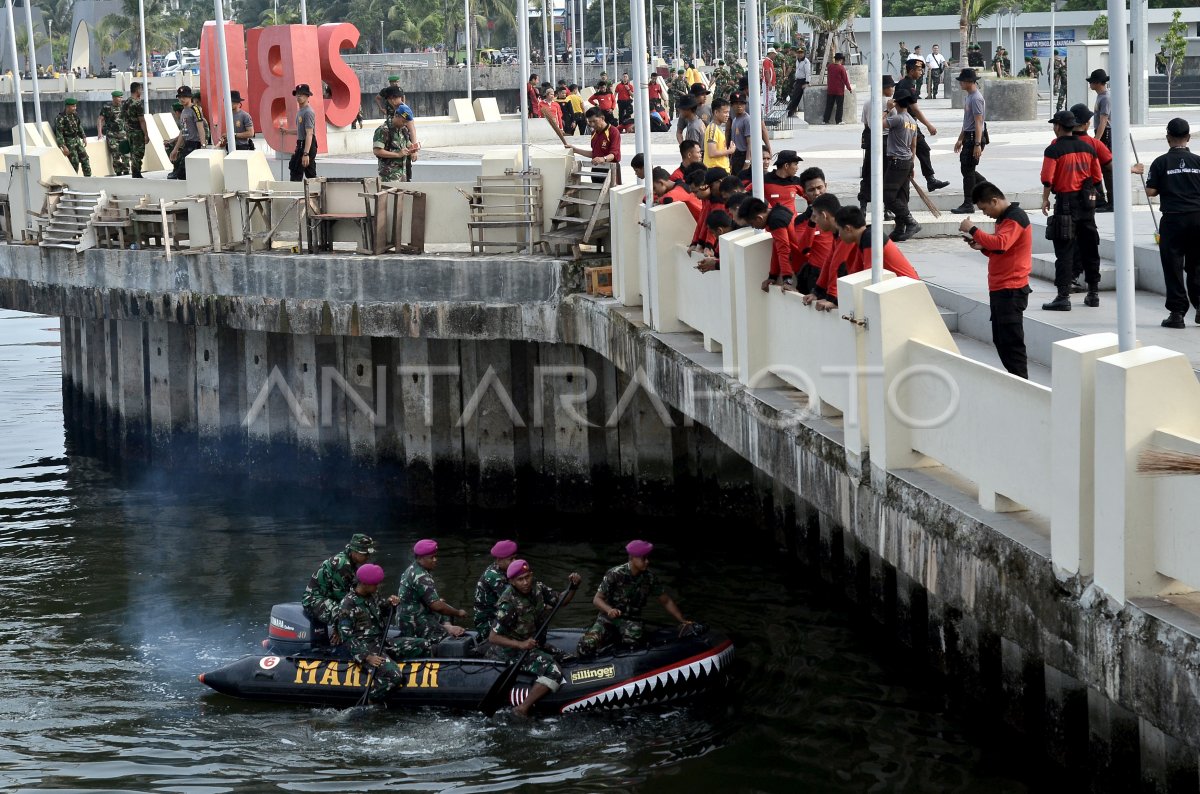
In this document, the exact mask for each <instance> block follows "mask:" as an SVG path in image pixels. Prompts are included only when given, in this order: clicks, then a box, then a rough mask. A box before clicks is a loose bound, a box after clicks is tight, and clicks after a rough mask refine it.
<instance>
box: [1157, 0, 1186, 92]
mask: <svg viewBox="0 0 1200 794" xmlns="http://www.w3.org/2000/svg"><path fill="white" fill-rule="evenodd" d="M1179 16H1180V14H1179V9H1178V8H1177V9H1175V13H1174V15H1172V17H1171V24H1170V25H1169V26H1168V27H1167V32H1166V33H1164V34H1162V35H1161V36H1159V37H1158V39H1157V41H1158V43H1159V44H1161V45H1162V49H1163V53H1164V55H1165V57H1166V59H1167V104H1168V105H1169V104H1171V81H1172V80H1174V79H1175V78H1176V77H1178V76H1179V75H1180V74H1182V73H1183V58H1184V56H1185V55H1187V25H1185V24H1184V23H1183V21H1182V20H1180V18H1179Z"/></svg>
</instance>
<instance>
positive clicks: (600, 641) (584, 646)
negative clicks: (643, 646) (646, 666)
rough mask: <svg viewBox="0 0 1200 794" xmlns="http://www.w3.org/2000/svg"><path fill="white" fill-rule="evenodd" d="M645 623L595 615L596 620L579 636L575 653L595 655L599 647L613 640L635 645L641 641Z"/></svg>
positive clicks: (584, 655) (584, 656) (585, 655)
mask: <svg viewBox="0 0 1200 794" xmlns="http://www.w3.org/2000/svg"><path fill="white" fill-rule="evenodd" d="M644 633H645V625H644V624H643V623H642V621H640V620H635V619H633V618H617V619H616V620H610V619H609V618H607V617H605V616H604V615H597V616H596V622H595V623H593V624H592V625H591V627H590V628H589V629H588V630H587V631H585V632H584V633H583V636H582V637H580V638H579V647H578V648H576V650H575V653H576V655H578V656H580V657H583V658H586V657H589V656H595V655H596V652H597V651H598V650H600V648H601V647H603V646H605V645H609V644H611V643H613V642H618V641H619V642H620V643H621V644H622V645H637V644H639V643H640V642H641V641H642V635H643V634H644Z"/></svg>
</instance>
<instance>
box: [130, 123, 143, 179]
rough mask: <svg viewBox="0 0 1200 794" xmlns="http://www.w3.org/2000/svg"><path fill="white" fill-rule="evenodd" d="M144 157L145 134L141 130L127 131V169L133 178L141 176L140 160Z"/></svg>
mask: <svg viewBox="0 0 1200 794" xmlns="http://www.w3.org/2000/svg"><path fill="white" fill-rule="evenodd" d="M145 157H146V136H145V135H143V134H142V131H141V130H136V131H131V132H130V133H129V169H130V171H131V172H132V173H133V177H134V179H141V177H142V160H143V159H145Z"/></svg>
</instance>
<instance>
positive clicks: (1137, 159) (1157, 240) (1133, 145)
mask: <svg viewBox="0 0 1200 794" xmlns="http://www.w3.org/2000/svg"><path fill="white" fill-rule="evenodd" d="M1129 146H1130V147H1131V148H1132V149H1133V159H1134V162H1141V159H1142V158H1140V157H1138V153H1137V144H1136V143H1134V142H1133V133H1132V132H1131V133H1129ZM1138 177H1139V178H1140V179H1141V180H1142V192H1143V193H1145V194H1146V203H1147V204H1149V205H1150V219H1151V220H1153V221H1154V244H1155V245H1158V244H1159V243H1160V242H1161V241H1162V238H1160V237H1159V235H1158V216H1157V215H1156V214H1155V213H1154V202H1153V201H1151V200H1150V194H1149V193H1146V175H1145V174H1138ZM1109 201H1112V198H1111V197H1110V198H1109Z"/></svg>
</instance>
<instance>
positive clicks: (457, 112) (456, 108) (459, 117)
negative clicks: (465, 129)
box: [450, 97, 476, 124]
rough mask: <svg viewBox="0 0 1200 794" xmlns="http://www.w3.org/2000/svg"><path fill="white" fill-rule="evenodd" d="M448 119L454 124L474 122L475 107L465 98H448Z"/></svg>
mask: <svg viewBox="0 0 1200 794" xmlns="http://www.w3.org/2000/svg"><path fill="white" fill-rule="evenodd" d="M450 120H451V121H453V122H454V123H455V124H474V123H475V121H476V119H475V108H473V107H471V103H470V102H468V101H467V100H466V99H465V98H462V97H455V98H454V99H451V100H450Z"/></svg>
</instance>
